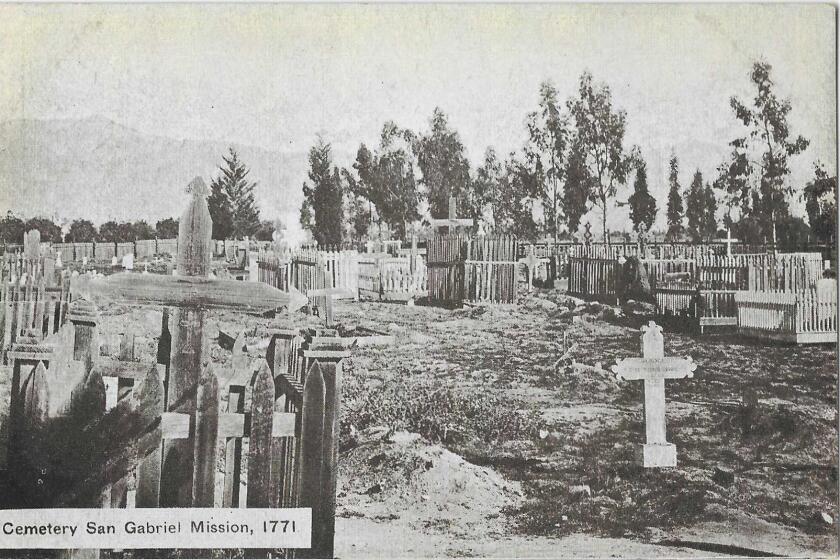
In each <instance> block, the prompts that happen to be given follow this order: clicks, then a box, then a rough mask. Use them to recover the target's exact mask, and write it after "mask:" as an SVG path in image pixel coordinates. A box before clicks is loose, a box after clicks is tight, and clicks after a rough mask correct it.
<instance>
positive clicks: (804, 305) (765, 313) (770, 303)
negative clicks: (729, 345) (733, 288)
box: [735, 290, 837, 344]
mask: <svg viewBox="0 0 840 560" xmlns="http://www.w3.org/2000/svg"><path fill="white" fill-rule="evenodd" d="M820 296H822V297H820ZM735 301H736V303H737V312H738V332H739V333H741V334H744V335H747V336H754V337H757V338H763V339H768V340H776V341H783V342H794V343H796V344H803V343H819V342H830V343H836V342H837V293H836V292H831V293H830V294H828V293H826V294H821V295H818V293H817V291H816V290H804V291H801V292H737V293H736V294H735Z"/></svg>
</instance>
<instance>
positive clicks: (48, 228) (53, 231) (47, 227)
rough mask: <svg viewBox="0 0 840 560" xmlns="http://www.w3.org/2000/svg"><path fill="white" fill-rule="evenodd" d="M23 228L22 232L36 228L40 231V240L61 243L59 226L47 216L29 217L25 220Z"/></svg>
mask: <svg viewBox="0 0 840 560" xmlns="http://www.w3.org/2000/svg"><path fill="white" fill-rule="evenodd" d="M23 229H24V232H27V231H31V230H33V229H37V230H38V231H39V232H41V241H51V242H53V243H61V238H62V234H61V226H59V225H58V224H56V223H55V222H53V221H52V220H51V219H49V218H43V217H36V218H29V219H28V220H26V223H25V224H24V228H23Z"/></svg>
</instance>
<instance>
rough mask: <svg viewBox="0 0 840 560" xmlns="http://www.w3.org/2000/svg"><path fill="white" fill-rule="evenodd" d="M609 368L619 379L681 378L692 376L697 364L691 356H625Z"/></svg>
mask: <svg viewBox="0 0 840 560" xmlns="http://www.w3.org/2000/svg"><path fill="white" fill-rule="evenodd" d="M611 369H612V371H613V373H615V374H616V378H618V379H619V380H621V379H623V380H627V381H633V380H637V379H682V378H684V377H694V370H695V369H697V364H695V363H694V362H693V361H692V360H691V358H672V357H669V358H626V359H624V360H619V361H618V362H616V365H614V366H612V368H611Z"/></svg>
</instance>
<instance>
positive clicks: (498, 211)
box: [493, 154, 538, 239]
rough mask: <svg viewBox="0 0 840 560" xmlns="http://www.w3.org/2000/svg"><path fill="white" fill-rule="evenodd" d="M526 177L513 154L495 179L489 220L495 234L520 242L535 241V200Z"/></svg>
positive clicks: (525, 170)
mask: <svg viewBox="0 0 840 560" xmlns="http://www.w3.org/2000/svg"><path fill="white" fill-rule="evenodd" d="M528 176H529V174H528V171H527V169H525V166H524V165H523V163H522V162H521V161H519V160H518V159H517V158H516V156H515V154H510V156H509V157H508V159H507V160H506V161H505V166H504V171H503V173H502V174H501V175H500V176H499V185H498V189H497V194H496V202H495V207H494V215H493V217H494V220H495V226H496V230H497V231H498V232H499V233H508V234H513V235H517V236H519V237H521V238H524V239H534V238H536V237H537V230H538V227H537V223H536V221H535V220H534V208H533V207H534V202H535V200H536V199H535V197H534V192H533V190H532V189H531V186H532V184H531V183H529V181H528Z"/></svg>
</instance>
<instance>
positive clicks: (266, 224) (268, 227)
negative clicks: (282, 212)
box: [254, 220, 274, 241]
mask: <svg viewBox="0 0 840 560" xmlns="http://www.w3.org/2000/svg"><path fill="white" fill-rule="evenodd" d="M272 233H274V222H272V221H271V220H263V221H261V222H260V227H259V228H257V231H255V232H254V239H256V240H257V241H271V240H272V239H273V238H272V237H271V234H272Z"/></svg>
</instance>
